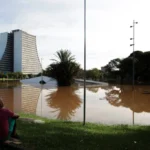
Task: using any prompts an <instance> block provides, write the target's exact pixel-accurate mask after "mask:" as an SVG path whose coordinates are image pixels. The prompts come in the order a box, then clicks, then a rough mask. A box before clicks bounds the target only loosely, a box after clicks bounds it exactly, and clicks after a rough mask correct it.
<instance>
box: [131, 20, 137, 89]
mask: <svg viewBox="0 0 150 150" xmlns="http://www.w3.org/2000/svg"><path fill="white" fill-rule="evenodd" d="M135 24H138V22H135V21H134V20H133V25H132V26H130V28H133V38H130V40H132V41H133V44H130V46H133V68H132V90H134V84H135V82H134V80H135V79H134V74H135V65H134V61H135V54H134V48H135Z"/></svg>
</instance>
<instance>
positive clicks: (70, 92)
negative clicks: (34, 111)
mask: <svg viewBox="0 0 150 150" xmlns="http://www.w3.org/2000/svg"><path fill="white" fill-rule="evenodd" d="M76 90H77V88H75V87H59V88H57V91H54V92H52V93H50V94H49V95H47V96H46V97H47V99H46V101H47V103H48V105H49V107H51V108H54V109H56V110H54V111H52V113H53V112H58V115H57V119H61V120H71V118H72V116H74V115H75V112H76V109H77V108H79V107H80V105H81V100H80V98H79V96H78V95H77V94H76V93H75V91H76Z"/></svg>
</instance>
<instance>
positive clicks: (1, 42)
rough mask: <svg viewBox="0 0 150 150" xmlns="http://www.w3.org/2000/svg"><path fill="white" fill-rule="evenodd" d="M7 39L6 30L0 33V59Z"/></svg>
mask: <svg viewBox="0 0 150 150" xmlns="http://www.w3.org/2000/svg"><path fill="white" fill-rule="evenodd" d="M7 40H8V33H7V32H5V33H0V60H1V59H2V57H3V54H4V52H5V49H6V45H7Z"/></svg>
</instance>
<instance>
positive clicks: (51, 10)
mask: <svg viewBox="0 0 150 150" xmlns="http://www.w3.org/2000/svg"><path fill="white" fill-rule="evenodd" d="M83 1H84V0H0V32H6V31H7V32H10V31H11V30H13V29H21V30H24V31H26V32H28V33H31V34H34V35H36V36H37V46H38V53H39V57H40V58H43V68H46V67H47V66H48V65H49V64H50V63H51V60H50V59H52V58H54V54H55V52H56V51H57V50H60V49H69V50H70V51H71V52H72V54H73V55H75V58H76V61H77V62H78V63H80V64H81V67H83V63H84V60H83V56H84V53H83V52H84V50H83V25H84V24H83V6H84V5H83V4H84V3H83ZM149 6H150V1H149V0H87V69H90V68H94V67H96V68H100V67H101V66H104V65H106V64H107V63H108V62H109V61H110V60H111V59H114V58H117V57H119V58H124V57H126V56H128V55H129V54H130V53H131V52H132V47H130V44H131V41H130V38H131V37H132V29H131V28H130V25H132V23H133V19H134V20H136V21H138V22H139V24H137V25H136V27H135V49H136V50H142V51H149V50H150V17H149V15H150V8H149Z"/></svg>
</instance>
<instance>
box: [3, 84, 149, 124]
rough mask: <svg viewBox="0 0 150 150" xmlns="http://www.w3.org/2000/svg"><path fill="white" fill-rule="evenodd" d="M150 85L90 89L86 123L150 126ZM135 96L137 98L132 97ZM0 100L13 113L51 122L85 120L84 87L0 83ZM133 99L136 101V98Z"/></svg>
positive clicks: (88, 90) (110, 86)
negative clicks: (35, 116)
mask: <svg viewBox="0 0 150 150" xmlns="http://www.w3.org/2000/svg"><path fill="white" fill-rule="evenodd" d="M148 90H149V86H135V91H134V93H133V91H132V86H118V85H115V86H113V85H109V86H105V87H104V86H103V87H99V88H92V87H91V88H88V89H87V111H86V112H87V121H88V122H101V123H104V124H105V123H106V124H132V123H133V124H134V123H136V124H147V125H149V124H150V121H149V117H150V94H143V91H148ZM133 94H134V95H133ZM0 97H2V98H3V100H4V103H5V106H6V107H7V108H9V109H10V110H12V111H14V112H24V113H30V114H36V115H39V116H43V117H47V118H50V119H56V118H57V119H61V120H72V121H82V120H83V117H82V116H83V104H82V98H83V88H81V87H80V88H79V89H78V88H75V87H59V88H58V89H56V88H45V87H43V88H41V87H35V86H33V85H24V84H13V83H7V84H4V85H3V84H0ZM133 97H134V98H133Z"/></svg>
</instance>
